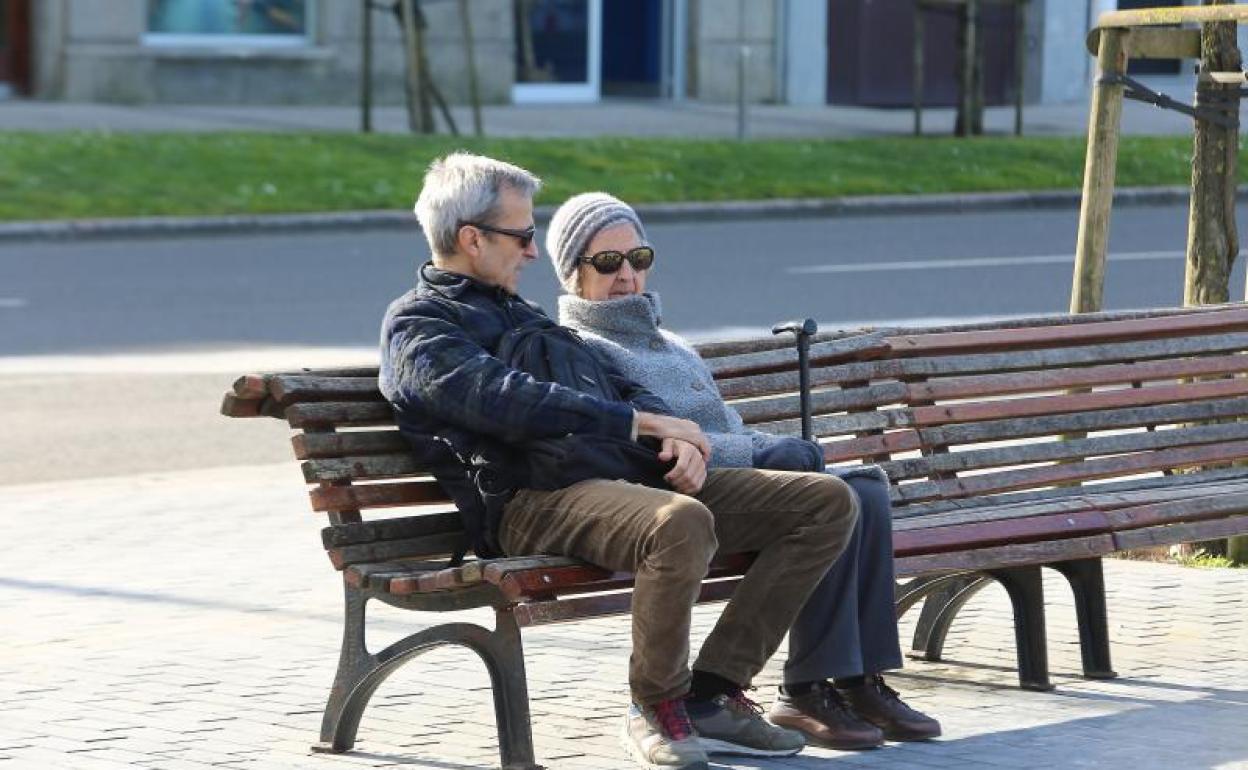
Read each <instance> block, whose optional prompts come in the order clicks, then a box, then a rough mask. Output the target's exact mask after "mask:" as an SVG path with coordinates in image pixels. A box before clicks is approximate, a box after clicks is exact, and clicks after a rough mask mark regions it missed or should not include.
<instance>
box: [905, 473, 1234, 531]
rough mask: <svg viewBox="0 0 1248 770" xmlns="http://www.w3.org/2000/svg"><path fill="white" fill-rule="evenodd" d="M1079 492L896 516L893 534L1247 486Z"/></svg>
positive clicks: (1179, 497) (1160, 500)
mask: <svg viewBox="0 0 1248 770" xmlns="http://www.w3.org/2000/svg"><path fill="white" fill-rule="evenodd" d="M1080 489H1081V490H1083V491H1084V492H1085V494H1080V495H1077V496H1074V497H1070V496H1067V497H1060V498H1053V499H1049V500H1031V501H1023V502H1016V503H1011V502H999V503H997V504H996V505H983V506H977V507H974V508H968V509H958V508H955V509H952V510H947V511H942V512H938V513H928V514H924V515H920V516H901V517H895V518H894V519H893V531H894V532H905V531H909V530H915V529H929V528H936V527H946V526H953V525H959V524H972V523H975V522H987V521H998V520H1002V519H1014V518H1027V517H1029V516H1044V515H1048V514H1056V513H1075V512H1079V511H1088V510H1099V511H1107V512H1108V511H1115V510H1120V509H1125V508H1136V507H1140V506H1150V505H1153V504H1156V503H1165V502H1169V501H1175V500H1189V499H1193V498H1204V497H1220V496H1224V495H1234V494H1238V493H1239V492H1241V491H1242V490H1243V489H1244V486H1243V484H1242V483H1240V482H1231V483H1221V482H1217V481H1213V482H1206V483H1203V484H1202V483H1195V484H1185V485H1183V486H1181V487H1174V488H1155V489H1141V490H1136V491H1128V492H1108V493H1098V492H1096V491H1095V490H1096V487H1095V486H1093V487H1081V488H1080ZM1054 491H1057V490H1054ZM903 510H904V509H903Z"/></svg>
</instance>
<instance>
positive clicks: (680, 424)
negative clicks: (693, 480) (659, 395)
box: [637, 412, 711, 475]
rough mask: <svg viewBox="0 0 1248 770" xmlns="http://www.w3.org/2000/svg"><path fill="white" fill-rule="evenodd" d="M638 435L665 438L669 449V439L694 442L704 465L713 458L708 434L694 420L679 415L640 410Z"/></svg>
mask: <svg viewBox="0 0 1248 770" xmlns="http://www.w3.org/2000/svg"><path fill="white" fill-rule="evenodd" d="M637 435H639V436H654V437H655V438H658V439H661V440H663V448H664V449H667V439H678V440H680V441H684V442H686V443H689V444H693V446H694V447H696V448H697V450H698V451H699V452H700V453H701V454H702V464H703V465H705V464H706V463H707V462H709V461H710V459H711V442H710V441H708V440H707V438H706V434H705V433H703V432H702V429H701V428H699V427H698V424H697V423H696V422H694V421H693V420H682V419H680V418H679V417H668V416H667V415H664V414H653V413H652V412H638V413H637ZM673 456H675V455H673ZM667 459H669V460H670V459H671V458H670V457H669V458H667ZM704 475H705V474H704Z"/></svg>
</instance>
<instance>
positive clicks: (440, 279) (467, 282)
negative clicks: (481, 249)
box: [420, 260, 516, 302]
mask: <svg viewBox="0 0 1248 770" xmlns="http://www.w3.org/2000/svg"><path fill="white" fill-rule="evenodd" d="M420 286H423V287H424V288H426V289H427V290H428V291H432V292H433V293H435V294H440V295H442V296H443V297H447V298H448V299H460V298H461V297H462V296H463V294H464V292H467V291H470V290H475V291H479V292H481V293H482V294H484V295H486V296H487V297H490V298H492V299H494V300H495V301H498V302H502V301H503V300H505V299H508V298H509V297H514V296H516V295H514V294H512V293H511V292H509V291H507V290H506V289H504V288H503V287H501V286H491V285H490V284H488V283H483V282H481V281H478V280H477V279H476V278H473V277H472V276H468V275H464V274H463V273H453V272H451V271H450V270H443V269H442V268H440V267H436V266H435V265H434V264H433V261H432V260H430V261H429V262H426V263H425V264H423V265H421V266H420Z"/></svg>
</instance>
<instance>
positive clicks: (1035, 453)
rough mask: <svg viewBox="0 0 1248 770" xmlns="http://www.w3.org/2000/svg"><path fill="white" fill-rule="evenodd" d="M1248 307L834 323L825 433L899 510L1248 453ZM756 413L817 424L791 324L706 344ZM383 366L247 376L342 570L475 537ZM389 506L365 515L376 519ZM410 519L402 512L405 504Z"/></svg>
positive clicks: (819, 396)
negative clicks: (384, 383)
mask: <svg viewBox="0 0 1248 770" xmlns="http://www.w3.org/2000/svg"><path fill="white" fill-rule="evenodd" d="M1245 350H1248V307H1245V306H1243V305H1231V306H1221V307H1219V308H1216V309H1199V310H1197V309H1192V310H1186V311H1162V312H1146V313H1117V314H1098V315H1090V316H1074V317H1070V316H1063V317H1056V318H1048V319H1031V320H1027V321H1014V322H1006V323H999V324H982V325H968V326H956V327H944V328H928V329H910V330H902V329H883V330H875V331H867V332H854V333H835V334H823V335H820V336H819V337H817V338H816V341H815V343H814V344H813V345H812V347H811V359H812V364H813V369H812V376H811V382H812V390H813V394H812V402H813V406H814V414H815V419H814V429H815V432H816V434H817V436H818V437H819V439H820V440H821V442H823V443H824V449H825V456H826V457H827V459H828V461H829V462H830V463H838V464H840V463H855V462H878V463H880V464H881V465H883V466H884V468H885V469H886V470H887V472H888V473H889V475H890V477H891V478H892V479H893V480H894V483H895V486H894V490H893V494H894V501H895V503H896V505H897V507H898V515H899V516H909V515H920V514H923V513H931V512H936V511H940V510H945V509H947V508H949V507H951V506H956V505H957V504H958V502H957V501H958V500H960V499H964V498H969V497H982V496H984V495H1000V494H1012V495H1018V494H1019V493H1024V494H1025V493H1026V492H1027V491H1028V490H1038V489H1045V488H1050V487H1053V486H1055V485H1063V484H1078V483H1080V482H1086V481H1092V480H1097V479H1107V478H1120V477H1124V476H1130V475H1139V474H1148V473H1153V474H1156V473H1157V472H1165V473H1169V472H1172V471H1174V470H1176V469H1181V468H1190V467H1195V466H1203V467H1208V466H1210V465H1216V464H1219V463H1221V464H1226V463H1229V462H1231V461H1234V460H1237V459H1239V458H1242V457H1244V456H1248V423H1240V422H1238V421H1237V418H1240V417H1244V416H1248V378H1245V377H1243V375H1244V374H1245V373H1248V356H1245V355H1244V352H1245ZM700 352H701V353H702V355H703V357H704V358H705V360H706V361H707V364H708V365H709V366H710V367H711V369H712V371H713V372H714V373H715V376H716V379H717V381H718V383H719V386H720V389H721V392H722V393H723V395H724V397H725V399H727V400H728V401H729V402H730V403H731V404H732V405H733V406H734V407H735V408H737V410H738V411H739V412H741V414H742V417H743V418H744V419H745V421H746V423H747V424H749V425H751V426H753V427H757V428H759V429H761V430H765V431H768V432H773V433H781V434H797V433H799V432H800V409H799V399H798V395H797V389H798V372H797V357H796V353H795V349H794V344H793V341H792V338H791V337H788V338H765V339H755V340H747V341H741V342H729V343H714V344H708V345H703V346H701V347H700ZM376 375H377V371H376V368H357V369H321V370H304V371H301V372H297V373H282V374H268V375H249V376H245V377H242V378H240V379H239V380H238V381H237V382H236V383H235V386H234V391H233V392H232V393H230V394H227V396H226V400H225V403H224V404H223V406H222V411H223V412H224V413H225V414H227V415H230V416H235V417H251V416H272V417H280V418H284V419H286V420H287V421H288V422H289V424H290V425H291V427H292V428H294V429H295V430H296V431H297V433H296V435H295V436H294V437H293V444H294V450H295V455H296V457H297V458H298V459H300V460H301V461H302V462H303V464H302V468H303V474H304V478H305V479H306V480H307V482H308V483H309V484H312V485H314V486H313V487H312V489H311V491H310V496H311V502H312V508H313V509H314V510H315V511H319V512H324V513H326V514H328V515H329V516H330V522H331V525H330V526H329V527H328V528H327V529H325V530H324V533H323V539H324V542H325V546H326V548H327V549H328V551H329V555H330V558H331V560H332V561H333V563H334V565H335V566H336V567H337V568H339V569H342V568H344V567H346V566H348V565H352V564H359V563H364V562H376V561H386V560H391V559H400V558H401V559H413V558H417V559H428V560H430V561H431V566H432V565H433V564H432V563H433V562H436V561H437V560H442V559H445V558H446V556H447V555H448V554H450V553H453V552H454V551H455V550H457V548H459V547H460V546H461V545H462V544H463V542H464V533H463V531H462V528H461V525H460V522H459V517H458V515H457V514H456V513H455V511H454V509H453V507H451V506H450V505H449V501H448V500H447V498H446V496H445V494H444V493H443V492H442V490H441V488H440V487H439V486H438V485H437V483H436V482H434V481H433V480H432V479H431V478H430V477H428V475H427V473H426V470H425V469H424V468H422V467H420V465H419V464H418V463H416V462H415V461H414V459H413V458H412V456H411V454H410V453H409V452H408V451H407V446H406V444H405V442H404V439H403V438H402V436H401V435H399V433H398V431H397V429H396V428H395V425H394V420H393V418H392V416H391V411H390V407H389V405H388V404H387V403H386V402H385V401H384V400H383V399H382V396H381V394H380V393H379V391H378V389H377V382H376ZM365 512H371V513H373V514H374V517H373V518H372V520H369V521H365V520H364V518H363V514H364V513H365ZM396 513H397V514H401V515H399V516H397V517H396V516H394V514H396Z"/></svg>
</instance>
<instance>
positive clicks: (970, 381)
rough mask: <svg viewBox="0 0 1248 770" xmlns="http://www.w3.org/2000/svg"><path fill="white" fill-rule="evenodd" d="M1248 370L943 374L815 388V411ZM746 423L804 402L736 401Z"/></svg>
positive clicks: (1166, 365)
mask: <svg viewBox="0 0 1248 770" xmlns="http://www.w3.org/2000/svg"><path fill="white" fill-rule="evenodd" d="M1244 372H1248V356H1245V355H1231V356H1218V357H1212V358H1186V359H1178V360H1168V361H1151V362H1146V363H1140V364H1112V365H1110V366H1097V367H1087V368H1082V369H1071V368H1065V369H1053V370H1041V371H1033V372H1020V373H1009V374H987V375H977V376H968V377H957V378H941V379H934V380H928V381H925V382H917V383H909V384H905V383H901V382H897V381H886V382H876V383H872V384H871V385H869V386H867V387H860V388H844V389H836V390H832V391H828V390H822V391H815V392H814V393H812V394H811V408H812V411H813V412H814V413H815V414H820V413H827V412H840V411H845V410H849V409H858V408H862V407H879V406H886V405H889V404H916V403H920V402H931V401H940V400H945V399H955V398H956V399H967V398H975V397H982V396H1000V395H1012V394H1021V393H1043V392H1044V391H1046V390H1054V391H1060V390H1064V389H1070V388H1077V387H1090V386H1096V385H1125V384H1131V383H1138V382H1152V381H1157V380H1174V379H1182V378H1189V377H1202V376H1211V375H1229V374H1239V373H1244ZM731 406H732V407H733V408H734V409H736V410H737V412H738V413H739V414H740V415H741V418H742V420H744V421H745V423H746V424H747V425H749V424H753V423H758V422H764V421H774V420H780V419H785V418H793V417H797V416H799V415H800V414H801V408H800V407H801V402H800V399H799V398H798V397H797V396H796V395H783V396H773V397H765V398H755V399H753V400H749V401H736V402H732V403H731Z"/></svg>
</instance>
